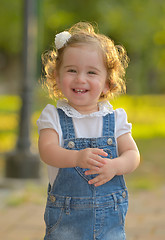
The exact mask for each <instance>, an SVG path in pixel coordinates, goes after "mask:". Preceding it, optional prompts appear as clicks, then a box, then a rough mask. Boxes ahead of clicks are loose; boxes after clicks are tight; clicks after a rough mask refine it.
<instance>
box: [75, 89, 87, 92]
mask: <svg viewBox="0 0 165 240" xmlns="http://www.w3.org/2000/svg"><path fill="white" fill-rule="evenodd" d="M74 91H75V92H77V93H83V92H85V90H81V89H74Z"/></svg>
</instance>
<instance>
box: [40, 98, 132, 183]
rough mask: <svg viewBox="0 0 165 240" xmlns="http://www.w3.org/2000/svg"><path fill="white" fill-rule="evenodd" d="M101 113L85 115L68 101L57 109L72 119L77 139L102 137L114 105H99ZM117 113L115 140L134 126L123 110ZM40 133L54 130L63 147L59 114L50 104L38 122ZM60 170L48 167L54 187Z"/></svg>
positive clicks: (58, 103)
mask: <svg viewBox="0 0 165 240" xmlns="http://www.w3.org/2000/svg"><path fill="white" fill-rule="evenodd" d="M98 106H99V111H98V112H94V113H91V114H88V115H83V114H81V113H79V112H78V111H76V110H75V109H74V108H72V107H71V106H70V105H69V104H68V103H67V101H66V100H59V101H58V102H57V108H60V109H62V110H63V111H64V112H65V114H66V115H67V116H69V117H72V120H73V125H74V130H75V136H76V138H97V137H101V136H102V127H103V118H102V117H103V116H105V115H107V114H108V113H112V112H113V108H112V105H111V104H110V103H109V102H108V101H102V102H99V103H98ZM114 112H115V138H116V139H117V138H118V137H119V136H121V135H123V134H125V133H128V132H131V128H132V125H131V124H130V123H128V122H127V114H126V112H125V111H124V109H122V108H118V109H116V110H114ZM37 125H38V131H39V132H40V130H42V129H45V128H52V129H54V130H55V131H56V132H57V133H58V135H59V144H60V146H62V147H63V136H62V130H61V125H60V120H59V116H58V112H57V109H56V107H55V106H53V105H50V104H48V105H47V106H46V107H45V108H44V110H43V111H42V113H41V115H40V117H39V119H38V120H37ZM57 172H58V169H57V168H55V167H52V166H49V165H48V176H49V181H50V184H51V185H52V184H53V182H54V180H55V178H56V175H57Z"/></svg>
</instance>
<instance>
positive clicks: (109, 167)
mask: <svg viewBox="0 0 165 240" xmlns="http://www.w3.org/2000/svg"><path fill="white" fill-rule="evenodd" d="M117 145H118V153H119V157H117V158H114V159H108V158H106V160H107V161H106V164H105V165H104V166H103V167H101V168H99V169H97V170H96V171H95V170H89V171H86V175H91V174H98V176H97V177H95V178H93V179H92V180H90V181H89V184H94V185H95V186H100V185H102V184H104V183H106V182H108V181H110V180H111V179H112V178H113V177H114V176H115V175H123V174H127V173H131V172H133V171H134V170H135V169H136V168H137V167H138V165H139V163H140V155H139V151H138V148H137V146H136V143H135V142H134V140H133V138H132V136H131V134H130V133H126V134H123V135H121V136H120V137H119V138H118V139H117Z"/></svg>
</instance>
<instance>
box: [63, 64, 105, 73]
mask: <svg viewBox="0 0 165 240" xmlns="http://www.w3.org/2000/svg"><path fill="white" fill-rule="evenodd" d="M70 67H76V66H75V65H66V66H64V68H70ZM87 68H89V69H93V70H95V71H98V72H101V71H100V69H98V68H96V67H93V66H88V67H87Z"/></svg>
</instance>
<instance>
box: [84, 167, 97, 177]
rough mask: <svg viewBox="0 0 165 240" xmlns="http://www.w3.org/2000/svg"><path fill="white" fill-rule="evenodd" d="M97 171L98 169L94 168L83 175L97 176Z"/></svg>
mask: <svg viewBox="0 0 165 240" xmlns="http://www.w3.org/2000/svg"><path fill="white" fill-rule="evenodd" d="M99 170H100V168H98V167H95V168H93V169H90V170H87V171H86V172H85V175H92V174H98V173H99Z"/></svg>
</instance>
